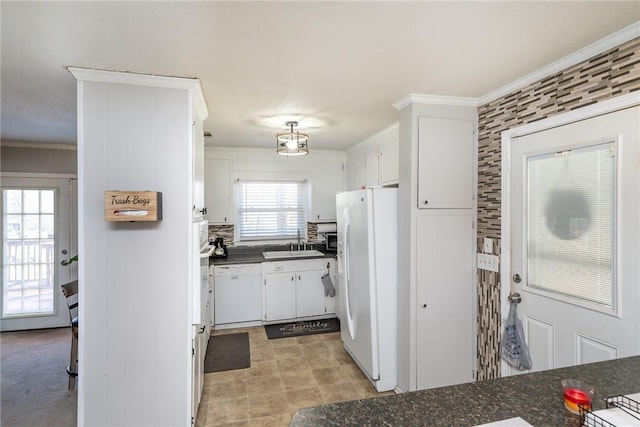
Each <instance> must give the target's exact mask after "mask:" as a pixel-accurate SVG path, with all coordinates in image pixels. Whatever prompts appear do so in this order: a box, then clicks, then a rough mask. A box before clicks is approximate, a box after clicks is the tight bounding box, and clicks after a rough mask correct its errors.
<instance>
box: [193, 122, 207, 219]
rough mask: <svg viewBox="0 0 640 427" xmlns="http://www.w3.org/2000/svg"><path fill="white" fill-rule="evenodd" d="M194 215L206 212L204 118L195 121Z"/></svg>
mask: <svg viewBox="0 0 640 427" xmlns="http://www.w3.org/2000/svg"><path fill="white" fill-rule="evenodd" d="M191 137H192V140H193V142H192V144H193V156H192V161H193V170H192V173H193V217H194V218H199V217H202V216H203V215H204V214H205V212H206V209H205V207H206V204H205V199H204V133H203V130H202V120H196V121H194V123H193V133H192V135H191Z"/></svg>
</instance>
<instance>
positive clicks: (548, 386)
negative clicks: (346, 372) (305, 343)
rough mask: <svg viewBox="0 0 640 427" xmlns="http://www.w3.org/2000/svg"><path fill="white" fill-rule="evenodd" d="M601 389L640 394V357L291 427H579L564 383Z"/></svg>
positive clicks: (303, 416) (334, 413) (323, 413)
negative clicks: (496, 425) (522, 424)
mask: <svg viewBox="0 0 640 427" xmlns="http://www.w3.org/2000/svg"><path fill="white" fill-rule="evenodd" d="M565 378H576V379H581V380H584V381H586V382H588V383H590V384H591V385H593V386H594V387H595V390H596V394H595V398H594V402H593V409H594V410H597V409H603V408H605V404H604V399H605V398H606V397H609V396H615V395H618V394H630V393H637V392H640V356H634V357H627V358H624V359H618V360H612V361H606V362H598V363H591V364H586V365H580V366H572V367H568V368H561V369H552V370H548V371H542V372H535V373H532V374H523V375H515V376H511V377H505V378H498V379H493V380H486V381H479V382H475V383H468V384H461V385H456V386H450V387H441V388H435V389H430V390H422V391H416V392H410V393H402V394H397V395H392V396H383V397H375V398H372V399H363V400H355V401H351V402H342V403H335V404H330V405H323V406H318V407H315V408H304V409H299V410H298V411H297V412H296V414H295V415H294V417H293V419H292V420H291V424H290V426H292V427H303V426H305V427H306V426H313V427H317V426H359V427H362V426H402V427H404V426H410V427H413V426H416V427H418V426H456V427H458V426H474V425H478V424H485V423H489V422H494V421H500V420H504V419H509V418H514V417H520V418H522V419H523V420H525V421H526V422H528V423H529V424H531V425H533V426H567V427H568V426H571V427H573V426H576V427H577V426H579V424H580V419H579V416H578V415H574V414H572V413H570V412H568V411H566V410H565V408H564V403H563V397H562V387H561V386H560V381H561V380H562V379H565Z"/></svg>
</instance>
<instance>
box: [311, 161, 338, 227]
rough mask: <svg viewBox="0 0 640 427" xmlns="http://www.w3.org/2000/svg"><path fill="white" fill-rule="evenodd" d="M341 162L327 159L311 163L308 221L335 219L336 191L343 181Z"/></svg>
mask: <svg viewBox="0 0 640 427" xmlns="http://www.w3.org/2000/svg"><path fill="white" fill-rule="evenodd" d="M342 169H343V168H342V162H339V161H334V160H327V161H318V162H314V164H313V183H312V186H311V193H312V198H311V199H312V201H311V203H312V206H311V218H309V221H311V222H314V221H335V220H336V193H337V192H338V191H341V190H342V189H343V188H342V182H343V177H342V176H343V170H342Z"/></svg>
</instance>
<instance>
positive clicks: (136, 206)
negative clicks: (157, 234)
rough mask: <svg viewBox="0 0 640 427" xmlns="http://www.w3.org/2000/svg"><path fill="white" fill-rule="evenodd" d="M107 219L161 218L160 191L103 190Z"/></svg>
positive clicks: (143, 219)
mask: <svg viewBox="0 0 640 427" xmlns="http://www.w3.org/2000/svg"><path fill="white" fill-rule="evenodd" d="M104 219H105V220H107V221H127V222H129V221H158V220H161V219H162V193H160V192H158V191H105V192H104Z"/></svg>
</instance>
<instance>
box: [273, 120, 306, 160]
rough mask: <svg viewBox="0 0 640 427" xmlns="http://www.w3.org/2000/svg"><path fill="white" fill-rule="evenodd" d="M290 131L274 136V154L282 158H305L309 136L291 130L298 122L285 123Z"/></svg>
mask: <svg viewBox="0 0 640 427" xmlns="http://www.w3.org/2000/svg"><path fill="white" fill-rule="evenodd" d="M285 124H286V125H287V126H288V127H289V128H290V129H291V130H290V131H289V132H282V133H278V134H276V153H278V154H280V155H282V156H306V155H307V154H309V146H308V144H307V143H308V141H309V135H307V134H306V133H300V132H298V131H295V132H294V130H293V128H294V126H298V122H296V121H290V122H286V123H285Z"/></svg>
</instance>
